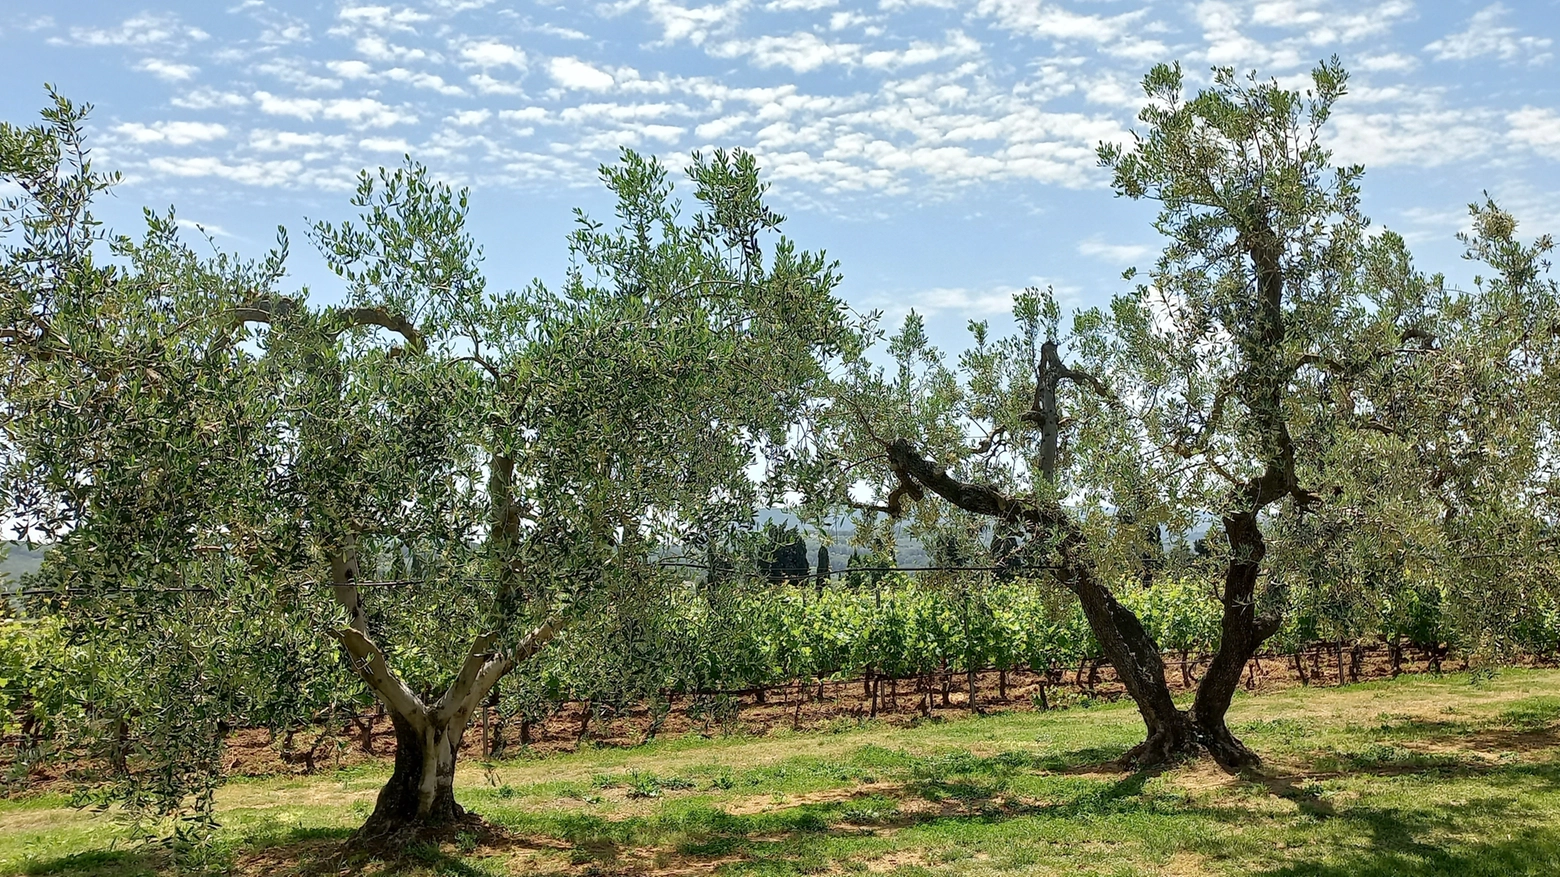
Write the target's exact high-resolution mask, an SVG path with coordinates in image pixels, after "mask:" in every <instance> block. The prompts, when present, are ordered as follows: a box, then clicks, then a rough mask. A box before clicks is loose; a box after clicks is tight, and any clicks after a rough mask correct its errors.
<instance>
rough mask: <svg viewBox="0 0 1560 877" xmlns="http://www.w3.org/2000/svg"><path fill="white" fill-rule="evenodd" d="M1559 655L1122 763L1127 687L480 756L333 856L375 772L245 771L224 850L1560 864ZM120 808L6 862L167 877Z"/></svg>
mask: <svg viewBox="0 0 1560 877" xmlns="http://www.w3.org/2000/svg"><path fill="white" fill-rule="evenodd" d="M1556 692H1560V671H1547V670H1545V671H1535V670H1505V671H1502V672H1501V673H1499V674H1498V675H1497V676H1496V677H1495V678H1494V679H1485V680H1477V681H1475V680H1471V679H1470V677H1469V676H1468V675H1467V674H1451V675H1447V676H1444V677H1440V678H1433V677H1428V676H1412V677H1410V676H1405V677H1402V678H1400V679H1398V680H1395V681H1390V682H1372V683H1365V684H1360V685H1353V686H1348V687H1344V688H1329V689H1303V688H1295V689H1288V690H1285V691H1281V692H1277V693H1273V694H1266V695H1262V696H1260V697H1242V698H1240V699H1238V700H1237V701H1236V705H1235V708H1234V710H1233V713H1232V724H1233V725H1234V726H1235V728H1236V731H1237V733H1239V734H1240V735H1241V736H1242V737H1244V739H1245V740H1246V741H1247V742H1248V743H1250V744H1251V745H1252V746H1253V747H1254V748H1255V749H1257V751H1259V752H1261V753H1262V754H1263V755H1264V757H1265V758H1266V759H1267V761H1266V764H1265V765H1264V767H1263V769H1262V770H1261V771H1260V772H1256V773H1252V774H1249V775H1246V776H1230V775H1228V774H1225V773H1223V772H1222V771H1219V770H1217V769H1216V768H1214V767H1212V766H1211V765H1208V764H1196V765H1190V766H1183V767H1178V768H1175V769H1172V770H1168V771H1165V772H1162V773H1157V774H1152V773H1122V772H1119V771H1114V770H1111V769H1110V768H1108V767H1107V766H1105V765H1104V764H1103V763H1104V762H1106V761H1108V760H1109V759H1111V758H1113V757H1115V756H1116V755H1119V754H1120V753H1121V752H1122V751H1123V750H1125V749H1126V748H1127V747H1128V746H1129V745H1131V744H1132V743H1134V742H1136V741H1137V739H1138V737H1139V735H1140V734H1141V725H1140V724H1139V722H1138V719H1137V716H1136V713H1135V712H1134V711H1133V710H1132V708H1131V706H1130V705H1129V704H1117V705H1113V706H1098V707H1092V708H1088V709H1073V710H1068V711H1064V712H1053V713H1048V714H1034V713H1009V714H998V715H989V716H983V717H972V718H967V719H960V720H953V721H943V722H932V723H924V724H921V725H919V726H916V727H908V728H887V727H882V726H875V725H874V724H872V723H864V724H860V725H856V724H850V725H840V726H838V727H837V728H836V729H835V730H834V731H832V732H827V733H810V734H776V735H773V736H767V737H760V738H753V737H746V738H743V737H732V738H717V739H709V740H706V739H700V738H697V737H684V738H678V739H668V740H662V741H659V742H656V743H652V744H649V745H646V746H642V747H637V748H632V749H593V750H586V751H583V752H579V753H575V754H572V755H562V756H551V757H548V758H545V759H540V758H539V759H531V760H526V759H517V760H512V761H505V762H500V763H497V764H493V765H491V766H490V767H489V768H488V769H484V768H483V766H481V765H468V766H467V767H466V768H465V770H464V772H463V773H462V774H461V776H460V777H459V778H458V780H457V795H458V797H459V798H460V800H461V802H462V803H463V804H464V805H465V806H466V807H467V808H468V809H471V810H474V811H476V812H478V813H480V814H481V815H482V816H483V817H484V818H485V819H486V820H487V821H488V822H489V823H490V824H491V825H493V826H495V830H494V831H493V832H490V833H482V834H480V835H478V834H470V835H460V836H457V837H456V838H454V839H453V840H452V842H450V843H448V844H445V845H443V846H442V847H439V848H434V847H432V846H429V847H427V848H423V849H419V850H416V851H413V852H414V855H413V857H412V858H411V859H410V860H409V861H406V862H402V863H398V864H396V865H393V866H386V865H382V864H380V863H375V862H368V863H363V862H356V863H348V864H347V865H343V863H340V862H337V861H334V860H333V857H334V855H335V853H336V849H337V847H338V846H339V845H340V842H341V840H342V839H344V838H345V837H347V835H348V834H350V832H351V830H352V828H353V827H355V826H356V825H357V824H358V823H360V822H361V821H362V820H363V818H364V817H365V816H366V815H367V813H368V810H369V808H370V806H371V804H372V800H373V796H374V793H375V791H376V790H377V788H378V785H379V783H381V782H382V781H383V779H384V777H385V775H386V772H385V771H384V770H383V769H380V768H359V769H354V770H350V771H342V772H338V773H331V774H325V775H319V776H314V777H308V778H285V779H283V778H275V779H262V780H249V781H244V782H239V783H234V784H231V785H229V786H227V787H226V788H225V789H223V791H222V793H221V795H220V798H219V801H220V813H221V820H222V822H223V826H224V827H223V829H222V834H221V838H220V841H219V843H218V844H217V847H216V849H214V850H213V851H212V853H211V855H210V859H211V861H210V862H209V863H208V865H209V866H211V867H215V868H218V869H225V870H232V871H235V872H238V873H246V874H249V873H253V874H273V873H283V874H286V873H311V874H312V873H330V874H337V873H344V872H348V873H350V872H355V871H358V870H363V871H366V872H368V873H401V874H415V875H423V874H427V875H432V874H463V875H473V874H577V875H587V874H599V875H608V874H637V873H663V874H706V873H715V874H763V875H770V874H774V875H780V874H822V873H863V874H875V873H888V874H899V875H922V874H971V875H976V874H996V873H1010V874H1029V873H1058V874H1098V875H1137V874H1164V875H1196V874H1231V875H1234V874H1241V875H1244V874H1262V875H1302V874H1306V875H1311V874H1314V875H1338V877H1345V875H1350V877H1354V875H1360V877H1367V875H1405V874H1413V875H1451V874H1478V875H1524V874H1532V875H1553V874H1560V694H1557V693H1556ZM173 871H174V868H173V867H172V866H171V865H170V864H169V863H168V861H167V859H166V858H165V857H164V856H163V855H162V854H161V853H160V852H158V851H156V850H151V849H147V848H144V847H136V846H134V845H131V844H129V843H128V842H127V838H126V836H125V835H124V833H123V831H122V829H120V828H119V827H118V826H117V825H116V824H115V823H114V822H113V821H112V820H111V819H109V818H107V817H105V816H100V815H93V814H89V813H85V812H78V811H75V810H71V809H69V808H68V807H66V806H65V802H64V801H63V800H62V799H60V798H57V797H51V796H39V797H34V798H29V799H25V800H19V801H9V802H0V874H13V873H16V874H57V875H103V877H109V875H113V877H123V875H143V874H164V873H173Z"/></svg>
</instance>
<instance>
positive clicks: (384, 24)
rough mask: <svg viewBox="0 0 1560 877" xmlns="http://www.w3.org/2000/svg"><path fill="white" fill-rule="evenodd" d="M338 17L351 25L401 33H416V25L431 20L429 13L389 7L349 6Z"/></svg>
mask: <svg viewBox="0 0 1560 877" xmlns="http://www.w3.org/2000/svg"><path fill="white" fill-rule="evenodd" d="M337 17H339V18H340V19H341V20H342V21H345V22H349V23H351V24H356V25H363V26H366V27H373V28H379V29H380V30H400V31H415V30H416V28H415V25H418V24H421V23H422V22H424V21H427V20H428V19H429V18H430V16H429V15H428V14H427V13H423V12H418V11H417V10H415V9H406V8H402V9H393V8H391V7H389V6H348V7H345V8H343V9H342V10H341V12H340V13H339V14H338V16H337Z"/></svg>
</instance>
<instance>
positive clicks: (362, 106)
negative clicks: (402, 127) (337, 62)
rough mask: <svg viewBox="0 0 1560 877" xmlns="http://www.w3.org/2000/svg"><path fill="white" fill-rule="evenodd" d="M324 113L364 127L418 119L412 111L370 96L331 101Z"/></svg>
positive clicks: (375, 126)
mask: <svg viewBox="0 0 1560 877" xmlns="http://www.w3.org/2000/svg"><path fill="white" fill-rule="evenodd" d="M324 115H325V118H327V119H340V120H342V121H344V122H350V123H355V124H356V125H358V126H359V127H363V128H386V127H389V126H391V125H399V124H402V123H410V122H415V121H417V116H415V115H413V114H412V113H409V112H406V111H404V110H398V109H395V108H394V107H390V106H386V105H385V104H382V103H380V102H379V101H377V100H374V99H373V98H370V97H360V98H349V99H344V100H334V101H330V102H329V103H327V104H326V105H325V112H324Z"/></svg>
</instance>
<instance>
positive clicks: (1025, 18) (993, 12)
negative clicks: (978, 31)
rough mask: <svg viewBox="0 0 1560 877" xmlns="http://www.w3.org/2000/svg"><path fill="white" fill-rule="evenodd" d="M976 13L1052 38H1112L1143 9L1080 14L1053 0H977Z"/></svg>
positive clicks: (1010, 28) (1105, 40)
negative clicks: (1112, 13)
mask: <svg viewBox="0 0 1560 877" xmlns="http://www.w3.org/2000/svg"><path fill="white" fill-rule="evenodd" d="M974 12H975V14H976V15H980V16H985V17H988V18H993V19H995V20H996V22H997V24H998V26H1000V27H1003V28H1006V29H1007V30H1013V31H1018V32H1020V33H1024V34H1027V35H1029V36H1034V37H1042V38H1046V39H1053V40H1089V41H1092V42H1097V43H1102V42H1109V41H1110V40H1114V39H1116V38H1118V37H1120V36H1122V35H1123V34H1124V33H1126V31H1127V29H1128V28H1131V27H1133V26H1134V25H1135V24H1136V23H1137V22H1138V21H1139V20H1141V19H1142V18H1143V15H1144V12H1145V10H1135V11H1133V12H1123V13H1120V14H1118V15H1110V16H1104V15H1080V14H1078V13H1076V12H1071V11H1068V10H1067V9H1063V8H1062V7H1060V6H1058V5H1056V4H1055V3H1045V2H1036V0H979V2H978V3H976V4H975V10H974Z"/></svg>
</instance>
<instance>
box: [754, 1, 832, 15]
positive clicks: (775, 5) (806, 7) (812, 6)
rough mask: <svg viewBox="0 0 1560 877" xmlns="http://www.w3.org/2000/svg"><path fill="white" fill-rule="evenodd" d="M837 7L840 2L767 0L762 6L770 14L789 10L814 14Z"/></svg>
mask: <svg viewBox="0 0 1560 877" xmlns="http://www.w3.org/2000/svg"><path fill="white" fill-rule="evenodd" d="M838 5H840V0H769V2H768V3H765V4H764V8H765V9H767V10H769V11H770V12H789V11H791V10H802V11H804V12H814V11H816V10H819V9H828V8H829V7H831V6H838Z"/></svg>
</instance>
